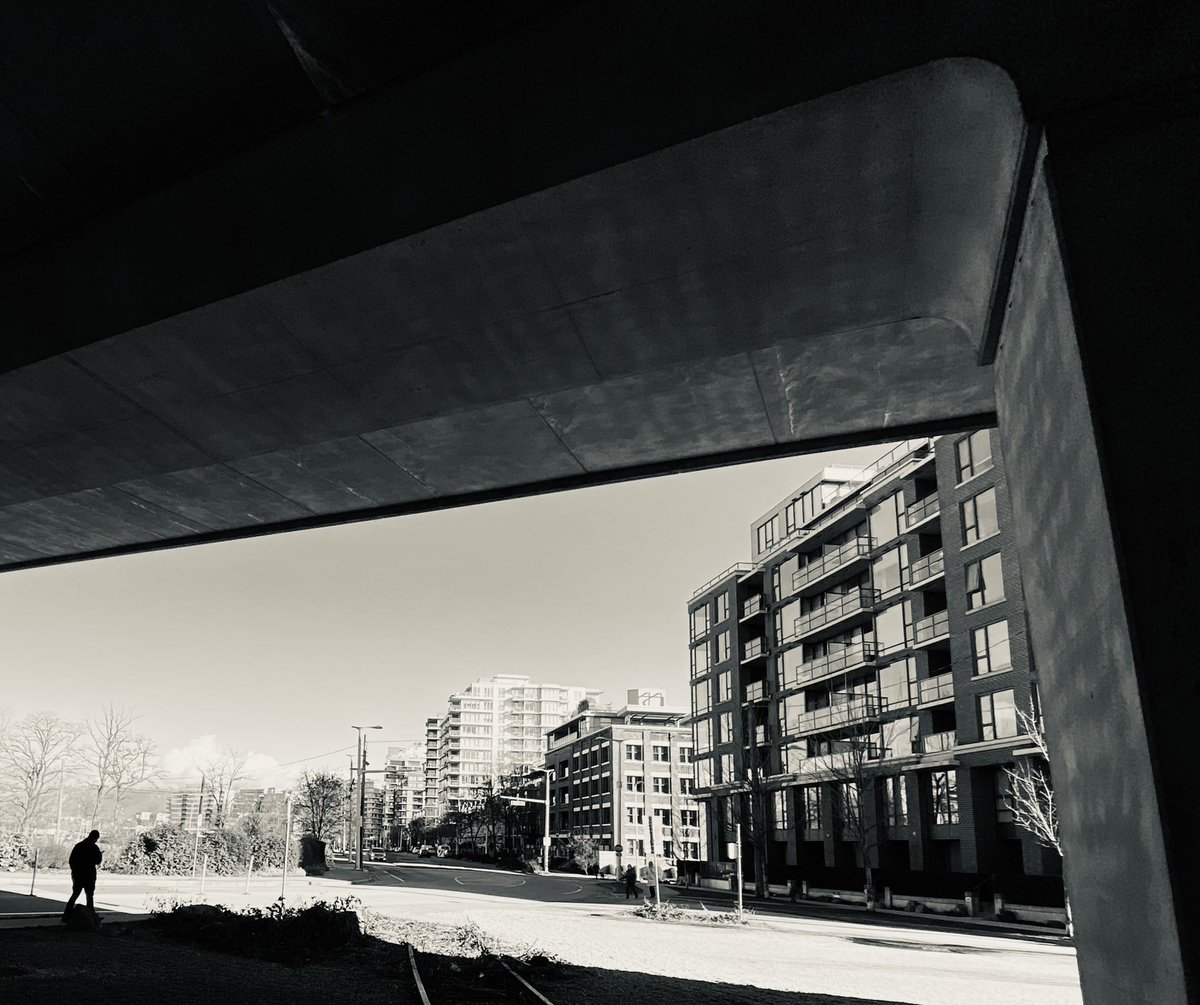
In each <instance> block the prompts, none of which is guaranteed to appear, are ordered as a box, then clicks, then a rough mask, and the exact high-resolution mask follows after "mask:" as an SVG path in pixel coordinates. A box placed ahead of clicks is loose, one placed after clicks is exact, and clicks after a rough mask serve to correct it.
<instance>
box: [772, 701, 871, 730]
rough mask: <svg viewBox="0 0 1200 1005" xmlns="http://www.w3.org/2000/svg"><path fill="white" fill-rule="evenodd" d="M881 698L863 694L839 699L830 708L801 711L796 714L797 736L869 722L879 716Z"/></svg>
mask: <svg viewBox="0 0 1200 1005" xmlns="http://www.w3.org/2000/svg"><path fill="white" fill-rule="evenodd" d="M879 711H880V706H879V699H878V698H874V697H870V696H863V697H858V698H850V699H847V700H844V701H838V702H835V703H834V704H832V705H830V706H829V707H828V708H814V709H812V710H811V711H809V712H801V713H800V714H799V715H798V716H796V728H795V730H794V731H793V732H794V733H795V735H797V736H803V735H804V734H805V733H821V732H824V731H825V730H829V729H838V728H840V727H842V726H849V725H853V724H855V723H860V722H868V721H870V720H871V719H877V718H879Z"/></svg>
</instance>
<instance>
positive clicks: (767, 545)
mask: <svg viewBox="0 0 1200 1005" xmlns="http://www.w3.org/2000/svg"><path fill="white" fill-rule="evenodd" d="M778 538H779V516H778V515H776V516H773V517H771V518H770V519H769V520H766V521H764V522H763V523H760V524H759V525H758V527H756V528H755V530H754V542H755V544H756V545H758V550H759V551H760V552H762V551H769V550H770V549H771V548H773V547H775V542H776V540H778Z"/></svg>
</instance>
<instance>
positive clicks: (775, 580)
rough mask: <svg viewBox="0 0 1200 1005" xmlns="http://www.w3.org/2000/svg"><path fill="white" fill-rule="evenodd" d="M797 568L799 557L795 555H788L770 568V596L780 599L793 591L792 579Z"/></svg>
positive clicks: (798, 566) (788, 595)
mask: <svg viewBox="0 0 1200 1005" xmlns="http://www.w3.org/2000/svg"><path fill="white" fill-rule="evenodd" d="M799 568H800V558H799V556H797V555H789V556H788V557H787V558H785V559H784V560H783V561H782V562H780V563H779V564H778V565H776V566H773V567H772V568H771V596H773V597H774V598H775V599H776V600H782V599H783V598H784V597H790V596H791V595H792V594H793V593H795V592H796V591H795V589H794V588H793V585H792V579H793V578H794V577H795V575H796V570H797V569H799Z"/></svg>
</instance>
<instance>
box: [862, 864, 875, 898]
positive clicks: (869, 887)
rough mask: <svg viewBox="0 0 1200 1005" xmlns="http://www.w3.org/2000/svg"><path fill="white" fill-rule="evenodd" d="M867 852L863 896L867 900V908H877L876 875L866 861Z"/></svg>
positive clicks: (864, 866)
mask: <svg viewBox="0 0 1200 1005" xmlns="http://www.w3.org/2000/svg"><path fill="white" fill-rule="evenodd" d="M866 857H867V856H866V852H864V853H863V862H864V864H863V897H864V898H865V900H866V905H867V910H868V911H873V910H875V877H874V875H873V874H872V872H871V866H870V865H869V864H867V863H866Z"/></svg>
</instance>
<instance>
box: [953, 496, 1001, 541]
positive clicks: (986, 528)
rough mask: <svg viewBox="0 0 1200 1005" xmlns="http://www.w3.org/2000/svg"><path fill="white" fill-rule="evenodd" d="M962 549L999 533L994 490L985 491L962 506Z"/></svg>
mask: <svg viewBox="0 0 1200 1005" xmlns="http://www.w3.org/2000/svg"><path fill="white" fill-rule="evenodd" d="M962 524H963V547H966V546H967V545H970V544H975V543H976V542H977V541H982V540H983V539H984V538H986V537H991V536H992V535H993V534H997V533H999V532H1000V523H999V520H998V519H997V517H996V490H995V489H994V488H991V489H985V490H984V491H983V492H980V493H979V495H977V496H971V498H970V499H968V500H967V501H966V502H965V503H963V504H962Z"/></svg>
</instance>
